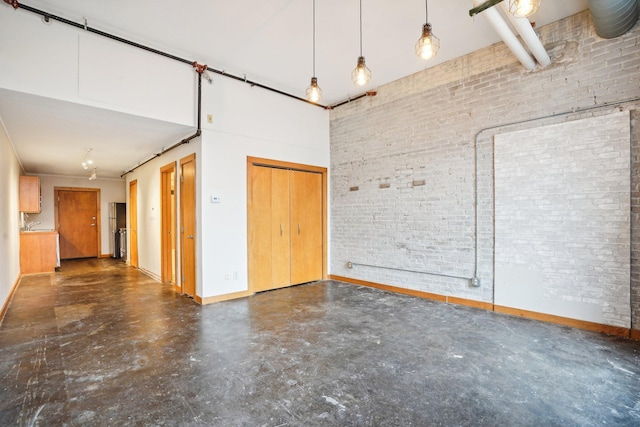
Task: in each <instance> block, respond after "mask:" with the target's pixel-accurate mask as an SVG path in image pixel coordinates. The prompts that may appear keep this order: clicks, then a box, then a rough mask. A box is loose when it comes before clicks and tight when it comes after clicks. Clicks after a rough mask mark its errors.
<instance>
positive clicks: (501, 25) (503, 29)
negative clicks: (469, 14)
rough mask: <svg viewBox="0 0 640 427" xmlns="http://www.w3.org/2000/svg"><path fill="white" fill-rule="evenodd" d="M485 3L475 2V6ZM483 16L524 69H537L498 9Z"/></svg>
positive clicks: (474, 0) (493, 8)
mask: <svg viewBox="0 0 640 427" xmlns="http://www.w3.org/2000/svg"><path fill="white" fill-rule="evenodd" d="M483 3H485V1H484V0H473V4H474V6H480V5H481V4H483ZM482 15H483V16H484V17H485V18H487V20H488V21H489V24H491V26H492V27H493V29H494V30H495V31H496V33H498V35H499V36H500V38H501V39H502V41H504V44H506V45H507V47H509V49H511V51H512V52H513V54H514V55H515V56H516V58H518V60H519V61H520V62H521V63H522V65H524V68H526V69H527V70H533V69H534V68H535V67H536V62H535V61H534V60H533V58H532V57H531V55H530V54H529V52H527V50H526V49H525V48H524V46H522V43H520V40H518V38H517V37H516V35H515V34H514V33H513V31H512V30H511V28H510V27H509V25H508V24H507V22H506V21H505V20H504V18H503V17H502V15H500V12H499V11H498V9H496V7H495V6H492V7H490V8H488V9H486V10H484V11H482ZM536 39H537V36H536Z"/></svg>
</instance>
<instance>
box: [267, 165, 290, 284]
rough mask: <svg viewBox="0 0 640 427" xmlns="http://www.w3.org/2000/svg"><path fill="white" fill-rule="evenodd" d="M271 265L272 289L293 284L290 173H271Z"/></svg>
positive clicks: (274, 170)
mask: <svg viewBox="0 0 640 427" xmlns="http://www.w3.org/2000/svg"><path fill="white" fill-rule="evenodd" d="M271 216H272V220H271V265H272V288H281V287H283V286H289V285H290V284H291V239H290V230H291V229H290V220H289V171H288V170H285V169H272V171H271Z"/></svg>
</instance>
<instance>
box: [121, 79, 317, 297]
mask: <svg viewBox="0 0 640 427" xmlns="http://www.w3.org/2000/svg"><path fill="white" fill-rule="evenodd" d="M202 100H203V106H202V116H203V117H202V118H203V123H204V124H203V134H202V137H201V138H198V139H196V140H194V141H192V142H191V143H190V144H188V145H184V146H182V147H180V148H178V149H176V150H173V151H171V152H169V153H167V154H165V155H163V156H162V157H160V158H158V159H154V160H153V161H152V162H149V163H148V164H146V165H144V166H142V167H141V168H139V169H137V170H136V171H134V172H132V173H131V174H129V175H127V190H128V182H130V181H131V180H133V179H137V180H138V191H139V196H138V212H139V213H138V230H139V235H138V239H139V241H140V245H139V266H140V268H142V269H144V270H147V271H148V272H149V273H151V275H152V276H160V274H161V271H160V235H159V233H160V222H159V209H160V167H162V166H164V165H166V164H167V163H169V162H170V161H171V160H179V159H180V158H182V157H185V156H186V155H188V154H189V153H191V152H194V151H195V152H196V179H197V183H196V193H197V207H196V208H197V213H196V222H197V229H198V236H197V237H198V241H197V243H196V244H197V254H196V270H197V278H196V280H197V281H196V293H197V295H199V296H201V297H203V298H207V297H211V296H217V295H223V294H228V293H233V292H240V291H245V290H247V289H248V281H247V192H246V189H247V171H246V162H247V156H254V157H264V158H270V159H277V160H282V161H288V162H296V163H304V164H310V165H315V166H323V167H328V166H329V118H328V113H327V112H326V111H325V110H323V109H321V108H319V107H317V106H313V105H309V104H305V103H304V102H301V101H297V100H293V99H288V98H286V97H283V96H281V95H277V94H273V93H270V92H268V91H265V90H263V89H258V88H252V87H250V86H248V85H246V84H244V83H242V82H236V81H233V80H230V79H225V78H222V77H218V78H215V81H214V83H213V84H212V85H209V84H208V83H206V82H205V83H203V96H202ZM209 114H210V115H211V116H212V118H213V120H212V123H211V124H208V123H206V121H207V115H209ZM199 140H201V142H200V141H199ZM178 171H179V169H178ZM212 195H217V196H220V197H221V198H222V203H216V204H212V203H210V200H211V196H212ZM178 224H179V221H178ZM176 232H177V231H176ZM227 273H229V274H230V275H231V279H230V280H226V279H225V275H226V274H227ZM234 273H237V277H238V279H234V278H233V277H234Z"/></svg>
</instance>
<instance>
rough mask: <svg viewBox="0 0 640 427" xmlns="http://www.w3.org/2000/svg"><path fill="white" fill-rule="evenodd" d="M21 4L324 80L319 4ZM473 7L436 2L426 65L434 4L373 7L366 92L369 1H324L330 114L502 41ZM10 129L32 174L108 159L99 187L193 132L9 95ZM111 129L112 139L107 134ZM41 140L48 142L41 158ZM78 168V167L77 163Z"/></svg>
mask: <svg viewBox="0 0 640 427" xmlns="http://www.w3.org/2000/svg"><path fill="white" fill-rule="evenodd" d="M20 3H24V4H26V5H28V6H32V7H35V8H38V9H42V10H44V11H46V12H49V13H52V14H56V15H60V16H62V17H65V18H67V19H70V20H73V21H76V22H83V20H84V18H86V19H87V22H88V25H89V26H91V27H93V28H96V29H100V30H103V31H106V32H109V33H112V34H115V35H118V36H120V37H123V38H126V39H130V40H132V41H135V42H138V43H142V44H145V45H147V46H150V47H153V48H157V49H160V50H163V51H166V52H168V53H172V54H175V55H177V56H181V57H183V58H185V59H189V60H197V61H198V62H199V63H206V64H207V65H209V66H210V67H213V68H217V69H220V70H225V71H226V72H229V73H232V74H236V75H239V76H244V75H246V77H247V78H248V79H250V80H253V81H256V82H259V83H262V84H264V85H267V86H271V87H273V88H276V89H278V90H281V91H284V92H287V93H290V94H293V95H295V96H299V97H302V98H304V94H305V89H306V87H307V86H308V85H309V82H310V78H311V76H312V74H313V70H312V59H313V58H312V36H313V34H312V33H313V32H312V4H313V3H312V0H234V1H211V0H190V1H185V2H177V1H173V0H135V1H131V0H110V1H100V0H25V1H24V2H22V1H21V2H20ZM0 7H2V8H4V9H7V10H2V11H0V13H7V12H8V10H12V8H11V7H10V6H9V5H7V4H5V3H0ZM472 7H473V2H472V0H430V1H429V22H430V23H431V24H432V26H433V32H434V34H436V35H437V36H438V37H439V38H440V41H441V47H440V51H439V53H438V55H437V56H436V57H435V58H434V59H432V60H430V61H423V60H421V59H419V58H418V57H417V56H416V55H415V54H414V45H415V42H416V40H417V39H418V37H419V36H420V34H421V30H422V25H423V24H424V22H425V10H424V9H425V3H424V1H423V0H403V1H389V0H363V1H362V23H363V30H362V32H363V55H364V56H365V58H366V61H367V65H368V66H369V68H370V69H371V71H372V79H371V82H370V84H369V85H368V86H365V87H357V86H354V84H353V83H352V82H351V71H352V69H353V68H354V67H355V65H356V60H357V57H358V56H359V53H360V52H359V2H358V0H316V73H315V74H316V76H317V77H318V83H319V85H320V86H321V88H322V90H323V93H324V95H323V99H322V102H321V103H323V104H325V105H327V104H334V103H337V102H339V101H341V100H345V99H348V98H349V97H353V96H356V95H358V94H361V93H363V92H365V91H367V90H371V89H375V88H376V87H377V86H380V85H383V84H385V83H388V82H391V81H394V80H397V79H399V78H402V77H405V76H408V75H410V74H413V73H416V72H419V71H421V70H423V69H425V68H427V67H432V66H434V65H437V64H439V63H442V62H445V61H448V60H450V59H453V58H456V57H459V56H463V55H466V54H468V53H470V52H473V51H475V50H478V49H481V48H483V47H486V46H489V45H491V44H494V43H496V42H499V41H500V40H499V38H498V37H497V35H496V34H495V33H494V32H493V30H492V29H491V28H490V27H489V26H488V25H487V22H486V21H485V19H484V17H482V15H479V16H476V17H474V18H471V17H469V13H468V12H469V9H470V8H472ZM586 8H588V0H562V1H557V0H555V1H554V0H543V1H542V5H541V7H540V10H539V11H538V13H537V14H536V15H534V16H533V17H532V21H535V22H536V25H537V26H542V25H545V24H548V23H550V22H553V21H556V20H558V19H562V18H564V17H566V16H570V15H573V14H575V13H578V12H580V11H582V10H585V9H586ZM56 25H63V24H59V23H56ZM221 78H224V77H221V76H215V75H214V79H221ZM27 113H30V114H31V115H32V116H33V115H34V114H35V115H37V117H40V118H43V119H42V120H40V121H39V122H38V125H37V127H36V128H35V129H34V128H33V127H34V126H33V122H29V121H28V120H26V115H27ZM79 117H82V118H83V120H79V119H78V118H79ZM0 118H2V121H3V122H4V124H5V127H6V128H7V130H8V132H9V133H10V137H11V139H12V142H13V144H14V146H15V148H16V151H17V153H18V156H19V157H20V160H21V161H22V163H23V165H24V167H25V170H26V172H27V173H46V174H63V175H82V171H78V161H77V157H78V148H79V147H87V146H90V147H92V148H93V149H94V153H95V155H96V156H97V155H98V154H99V153H100V154H101V156H102V154H104V157H103V158H101V159H100V173H99V176H100V177H119V175H120V174H121V173H122V171H123V170H125V169H127V168H129V167H130V166H132V165H135V164H136V162H138V161H141V160H144V159H145V158H147V157H148V156H149V155H151V154H152V153H154V152H156V151H158V150H159V149H160V148H161V147H166V146H167V145H170V144H171V143H172V142H177V141H178V140H179V139H180V138H182V137H184V136H187V135H188V134H189V133H190V132H191V131H192V129H184V128H182V127H180V126H177V125H170V124H167V123H162V122H157V121H153V120H145V119H141V118H139V117H129V116H126V115H121V114H116V113H113V112H106V111H104V110H99V109H93V108H89V107H80V106H77V105H71V104H68V103H60V102H58V101H53V100H46V99H42V98H38V97H34V96H32V95H24V94H17V93H11V92H6V91H4V92H0ZM107 123H108V124H109V129H110V132H103V130H104V128H105V126H107ZM113 123H117V124H118V125H121V126H113ZM113 132H117V136H118V141H121V142H120V144H121V147H120V146H118V144H114V143H113V141H114V140H115V139H114V138H113V136H114V135H113ZM106 136H108V138H107V137H106ZM134 139H135V141H137V142H136V144H135V149H132V147H133V146H134V145H132V144H130V143H129V142H130V141H132V140H134ZM33 141H38V145H37V147H39V148H38V149H36V148H35V147H34V146H33V144H34V143H33ZM140 141H142V142H140ZM43 147H47V148H44V149H43ZM54 147H55V148H54ZM125 147H126V150H125V149H124V148H125ZM71 153H73V155H72V156H71V155H70V154H71ZM68 158H71V159H73V161H71V160H69V161H66V160H65V159H68Z"/></svg>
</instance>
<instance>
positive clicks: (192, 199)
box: [180, 154, 196, 297]
mask: <svg viewBox="0 0 640 427" xmlns="http://www.w3.org/2000/svg"><path fill="white" fill-rule="evenodd" d="M180 166H181V168H180V169H181V177H180V222H181V227H180V235H181V239H180V243H181V244H180V247H181V250H182V256H181V257H180V258H181V260H182V265H181V271H182V292H183V293H185V294H186V295H189V296H191V297H194V296H195V295H196V155H195V154H192V155H190V156H187V157H185V158H183V159H181V160H180Z"/></svg>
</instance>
